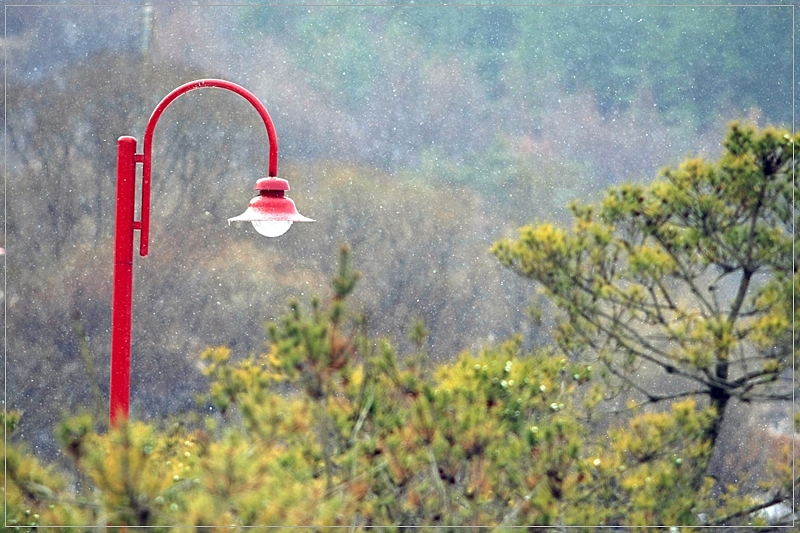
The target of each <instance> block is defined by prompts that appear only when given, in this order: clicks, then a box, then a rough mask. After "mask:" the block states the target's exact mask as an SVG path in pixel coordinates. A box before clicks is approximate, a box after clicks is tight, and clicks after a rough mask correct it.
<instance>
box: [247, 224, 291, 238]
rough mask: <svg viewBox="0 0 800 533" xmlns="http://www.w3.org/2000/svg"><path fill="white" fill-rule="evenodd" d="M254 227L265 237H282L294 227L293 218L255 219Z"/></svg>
mask: <svg viewBox="0 0 800 533" xmlns="http://www.w3.org/2000/svg"><path fill="white" fill-rule="evenodd" d="M253 227H254V228H255V229H256V231H257V232H259V233H260V234H261V235H263V236H264V237H280V236H281V235H283V234H284V233H286V232H287V231H289V228H290V227H292V221H291V220H254V221H253Z"/></svg>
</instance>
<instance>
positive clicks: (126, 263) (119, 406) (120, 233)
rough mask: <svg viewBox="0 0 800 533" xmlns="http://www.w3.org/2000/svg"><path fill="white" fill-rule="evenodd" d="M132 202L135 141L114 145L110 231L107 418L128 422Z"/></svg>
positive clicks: (134, 175)
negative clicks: (114, 189) (111, 270)
mask: <svg viewBox="0 0 800 533" xmlns="http://www.w3.org/2000/svg"><path fill="white" fill-rule="evenodd" d="M135 200H136V139H134V138H133V137H127V136H126V137H120V138H119V141H118V142H117V208H116V218H115V228H114V289H113V295H112V298H111V309H112V315H111V394H110V396H111V399H110V407H109V417H110V420H111V425H112V426H115V425H116V423H117V419H118V418H119V417H122V418H123V419H127V418H128V407H129V404H130V387H131V317H132V307H133V230H134V220H133V219H134V209H135V208H134V205H135Z"/></svg>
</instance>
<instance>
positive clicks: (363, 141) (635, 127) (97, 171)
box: [2, 2, 793, 457]
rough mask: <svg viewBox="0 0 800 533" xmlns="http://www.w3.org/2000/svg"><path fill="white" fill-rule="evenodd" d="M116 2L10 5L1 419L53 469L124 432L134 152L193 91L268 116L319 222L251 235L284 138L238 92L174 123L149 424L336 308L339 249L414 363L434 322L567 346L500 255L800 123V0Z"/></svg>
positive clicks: (434, 354) (148, 363) (288, 172)
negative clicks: (725, 146) (690, 163)
mask: <svg viewBox="0 0 800 533" xmlns="http://www.w3.org/2000/svg"><path fill="white" fill-rule="evenodd" d="M95 3H96V4H98V5H92V3H91V2H89V3H84V4H82V5H80V6H77V5H70V4H55V3H54V4H53V5H36V6H26V5H22V6H6V9H5V34H4V37H3V42H2V44H3V50H4V53H5V65H4V69H5V70H4V74H5V116H4V121H5V122H4V128H3V135H4V139H3V140H4V147H5V184H6V186H5V191H4V195H5V197H4V200H5V208H6V211H5V217H4V242H3V243H2V245H3V246H4V247H5V248H6V251H7V254H6V255H5V256H4V258H5V273H6V286H5V290H4V294H3V298H4V303H5V318H6V330H5V332H6V333H5V334H6V352H5V363H6V366H5V368H6V374H5V380H6V381H5V385H6V405H7V407H8V408H12V409H21V410H23V411H24V415H23V418H22V422H21V426H20V430H19V436H20V438H22V439H23V440H25V441H27V442H28V443H30V445H31V446H32V448H33V449H34V450H35V451H36V452H37V453H40V454H42V455H43V456H47V457H52V456H54V455H56V454H57V453H58V452H57V450H56V448H55V443H54V439H53V437H52V427H53V424H54V423H55V422H57V421H58V420H59V419H60V418H61V417H62V416H63V415H64V414H65V413H70V412H74V411H75V410H78V409H80V408H88V409H91V410H94V411H95V412H96V413H97V414H98V416H107V409H108V375H109V351H110V326H111V308H110V307H111V306H110V304H111V281H112V254H113V251H112V250H113V229H114V220H113V217H114V195H115V183H114V180H115V173H116V170H115V165H116V140H117V138H118V137H119V136H121V135H133V136H134V137H136V138H137V139H138V140H139V142H140V147H141V141H142V135H143V132H144V127H145V124H146V122H147V119H148V118H149V116H150V113H151V112H152V110H153V109H154V107H155V106H156V105H157V104H158V102H159V101H160V100H161V99H162V98H163V97H164V96H166V94H167V93H169V92H170V91H171V90H172V89H174V88H175V87H177V86H179V85H181V84H183V83H185V82H188V81H191V80H194V79H199V78H209V77H214V78H223V79H227V80H230V81H233V82H235V83H237V84H239V85H242V86H244V87H245V88H247V89H248V90H250V91H252V92H253V93H254V94H255V95H256V96H257V97H258V98H259V99H260V100H261V101H262V102H263V103H264V105H265V106H266V107H267V109H268V110H269V112H270V114H271V116H272V118H273V120H274V122H275V126H276V130H277V134H278V141H279V147H280V159H279V176H280V177H283V178H286V179H288V180H289V183H290V186H291V187H292V189H291V191H290V192H289V196H290V197H292V198H293V199H294V200H295V201H296V203H297V206H298V209H299V210H300V212H301V213H303V214H304V215H306V216H309V217H311V218H314V219H316V220H317V222H316V223H314V224H295V225H294V226H293V227H292V228H291V229H290V231H289V232H288V233H287V234H286V235H284V236H282V237H280V238H279V239H269V240H268V239H265V238H264V237H261V236H260V235H258V234H257V233H255V231H254V230H253V229H252V228H251V227H249V225H248V226H245V225H236V224H234V225H231V226H228V224H227V222H226V219H227V218H229V217H231V216H235V215H238V214H239V213H241V212H242V211H243V210H244V208H245V207H246V205H247V202H248V201H249V199H250V198H251V197H252V196H254V191H253V184H254V183H255V180H257V179H258V178H260V177H263V176H265V175H266V165H267V146H268V145H267V139H266V136H265V135H264V131H263V123H262V122H261V120H260V118H259V117H258V115H257V114H256V113H254V112H253V110H252V108H251V106H250V105H249V104H248V103H247V102H246V101H244V99H242V98H239V97H238V96H236V95H234V94H231V93H228V92H226V91H219V90H215V89H202V90H198V91H192V92H191V93H189V94H187V95H185V96H183V97H181V98H180V99H179V100H178V101H176V102H175V103H174V104H173V105H171V106H170V108H169V109H168V110H167V111H166V112H165V114H164V115H163V116H162V118H161V120H160V121H159V124H158V128H157V129H156V134H155V137H154V144H153V185H152V187H153V190H152V220H151V226H152V227H151V249H150V255H149V256H148V257H146V258H138V257H137V258H136V259H135V260H134V265H135V282H134V322H133V324H134V326H133V346H132V354H133V366H132V380H131V392H132V397H131V406H132V416H134V417H138V418H159V417H163V416H165V415H168V414H174V413H178V412H182V411H187V410H193V409H195V410H203V409H208V406H207V405H201V404H198V403H197V402H196V400H195V396H196V395H197V394H199V393H202V392H204V391H205V378H204V377H203V376H202V374H201V372H200V363H199V361H198V357H197V356H198V354H199V353H200V351H202V349H203V348H204V347H206V346H208V345H219V344H225V345H228V346H230V347H231V348H232V349H233V350H234V352H235V353H236V354H237V356H238V357H245V356H247V355H248V354H249V353H252V352H259V351H261V350H263V349H264V343H265V341H266V340H267V338H266V333H265V329H264V324H265V323H266V322H267V321H268V320H271V319H275V318H277V317H279V316H281V315H282V314H283V313H284V312H285V310H286V302H287V300H288V299H289V298H298V299H300V300H301V301H305V302H307V301H308V300H309V298H310V297H311V296H312V295H314V294H321V295H323V296H325V295H327V294H329V289H328V286H327V284H328V279H329V278H330V277H331V275H332V274H333V272H334V269H335V266H336V265H335V262H336V256H337V248H338V246H339V244H340V243H342V242H347V243H349V244H350V245H351V246H352V248H353V260H354V264H355V267H356V268H357V269H358V270H360V271H361V272H362V273H363V278H362V281H361V282H360V285H359V287H358V288H357V290H356V292H355V295H354V300H355V301H356V302H357V305H358V307H359V309H360V310H361V311H362V312H363V313H364V314H365V315H366V317H367V324H368V328H369V330H370V332H371V333H372V334H374V335H375V336H385V337H389V338H391V339H392V341H393V342H394V343H395V344H396V345H398V346H399V347H400V351H401V353H402V352H403V350H410V344H411V343H410V341H408V339H407V338H406V331H407V329H408V327H409V325H410V324H411V323H412V322H413V321H414V320H415V319H422V320H423V321H424V322H425V324H426V326H427V327H428V329H429V330H430V336H429V338H428V345H427V346H426V348H427V352H428V353H429V355H430V357H431V358H433V359H435V360H436V361H439V362H444V361H448V360H452V359H454V358H455V357H456V356H457V355H458V354H459V352H460V351H462V350H465V349H473V348H476V347H479V346H482V345H485V344H488V343H490V342H494V341H498V340H502V339H504V338H507V337H508V336H510V335H512V334H514V333H522V334H523V336H524V339H525V343H526V346H529V347H530V346H534V345H536V344H542V343H545V342H547V339H548V323H549V322H548V320H547V316H545V320H544V321H543V322H542V323H541V324H539V325H537V324H536V323H534V322H533V321H531V320H530V319H529V317H528V313H527V309H528V308H529V306H530V305H531V304H532V303H537V304H539V305H545V304H544V303H543V300H542V297H541V296H539V295H538V293H537V292H536V290H535V287H532V286H531V285H530V283H528V282H526V281H525V280H522V279H518V278H517V277H516V276H514V275H513V274H512V273H511V272H508V271H505V270H504V269H502V267H501V266H500V265H499V264H498V263H497V261H496V260H494V258H493V257H491V256H490V254H489V253H488V248H489V246H490V245H491V243H492V242H494V241H495V240H497V239H499V238H501V237H504V236H514V235H516V229H517V228H518V227H519V226H520V225H522V224H525V223H528V222H534V221H541V220H544V219H552V220H555V221H557V222H562V223H565V222H566V221H567V220H568V211H567V210H566V205H567V204H568V202H570V201H572V200H576V199H578V200H581V201H591V200H592V199H593V198H595V197H597V196H598V194H599V192H600V191H602V190H603V189H605V188H606V187H608V186H609V185H613V184H620V183H624V182H626V181H638V182H646V181H649V180H651V179H653V178H654V177H655V176H656V175H657V172H658V169H659V168H662V167H664V166H668V165H675V164H677V163H678V162H679V161H680V160H681V159H682V158H684V157H686V156H688V155H704V156H707V157H715V156H716V155H717V154H718V153H719V152H720V145H719V143H720V141H721V139H722V135H723V132H724V130H725V128H726V125H727V123H728V122H729V121H730V120H733V119H743V120H748V121H751V122H755V123H757V124H759V125H765V124H774V125H777V126H783V127H791V125H792V109H793V102H792V80H793V71H792V69H793V58H792V10H791V6H774V5H772V6H767V5H761V6H760V5H752V6H702V5H696V4H694V5H692V6H688V5H686V6H681V5H676V6H648V7H619V6H617V7H609V6H585V5H582V6H578V5H563V6H547V7H536V6H491V5H486V6H483V5H469V6H466V5H464V6H459V5H449V6H446V7H445V6H427V5H426V6H417V5H415V4H414V3H413V2H408V3H405V2H401V3H402V4H403V5H393V6H386V5H377V4H376V5H374V6H365V5H362V4H360V5H347V4H342V5H329V6H318V5H307V6H306V5H289V6H263V5H256V4H244V3H243V4H242V5H225V6H207V5H197V6H194V5H182V4H180V3H177V2H176V3H174V4H168V5H157V6H143V5H141V3H140V2H119V3H117V5H114V6H107V5H101V3H100V2H95ZM140 149H141V148H140ZM137 240H138V238H137ZM544 309H545V314H547V307H546V305H545V307H544ZM787 420H788V419H787ZM748 423H754V424H755V423H756V421H753V420H750V421H749V422H748Z"/></svg>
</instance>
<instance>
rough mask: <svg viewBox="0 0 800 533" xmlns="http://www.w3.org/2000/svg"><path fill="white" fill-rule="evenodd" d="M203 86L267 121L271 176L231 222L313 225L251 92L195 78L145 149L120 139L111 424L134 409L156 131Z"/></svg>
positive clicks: (275, 227) (278, 229)
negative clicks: (141, 271) (135, 347)
mask: <svg viewBox="0 0 800 533" xmlns="http://www.w3.org/2000/svg"><path fill="white" fill-rule="evenodd" d="M203 87H216V88H218V89H226V90H228V91H231V92H234V93H236V94H238V95H239V96H242V97H244V98H245V99H246V100H247V101H248V102H250V103H251V104H252V105H253V107H255V108H256V111H258V114H259V115H261V118H262V119H263V120H264V126H266V128H267V137H268V139H269V171H268V173H267V176H268V177H267V178H262V179H260V180H258V181H257V182H256V189H257V190H258V191H259V196H257V197H256V198H253V199H252V200H251V201H250V206H249V207H248V208H247V210H246V211H245V212H244V213H243V214H241V215H239V216H238V217H234V218H231V219H228V223H230V222H231V221H246V222H252V223H253V227H255V229H256V231H258V232H259V233H260V234H262V235H265V236H267V237H277V236H279V235H283V234H284V233H286V231H287V230H288V229H289V227H290V226H291V225H292V222H313V220H311V219H310V218H306V217H304V216H303V215H301V214H300V213H298V212H297V209H296V208H295V206H294V202H293V201H292V200H291V199H289V198H287V197H286V196H285V192H286V191H288V190H289V182H287V181H286V180H284V179H280V178H277V175H278V137H277V135H276V134H275V126H274V125H273V124H272V119H271V118H270V116H269V113H267V110H266V108H265V107H264V106H263V104H261V102H259V101H258V98H256V97H255V96H254V95H253V94H252V93H251V92H250V91H248V90H247V89H245V88H243V87H240V86H239V85H236V84H235V83H231V82H229V81H224V80H214V79H208V80H197V81H193V82H189V83H187V84H184V85H181V86H180V87H178V88H177V89H175V90H173V91H172V92H171V93H169V94H168V95H167V96H166V97H165V98H164V99H163V100H161V102H160V103H159V104H158V105H157V106H156V108H155V110H154V111H153V114H152V115H150V120H148V122H147V127H146V128H145V131H144V149H143V152H142V153H141V154H137V153H136V139H135V138H133V137H129V136H123V137H120V138H119V140H118V142H117V208H116V218H115V230H114V289H113V295H112V299H111V309H112V316H111V386H110V389H111V390H110V406H109V414H110V419H111V425H112V426H114V425H116V422H117V420H118V419H119V418H120V417H122V418H123V419H127V418H128V412H129V407H130V373H131V323H132V320H131V318H132V312H131V310H132V304H133V233H134V231H136V230H138V231H139V232H140V235H139V255H141V256H142V257H144V256H146V255H147V252H148V247H149V240H150V173H151V162H152V157H151V155H152V151H153V132H154V130H155V127H156V123H157V122H158V119H159V117H161V114H162V113H163V112H164V110H165V109H166V108H167V106H169V104H171V103H172V102H173V101H174V100H175V99H176V98H178V97H179V96H181V95H183V94H185V93H187V92H189V91H192V90H194V89H200V88H203ZM139 163H141V164H142V204H141V210H140V212H141V220H134V218H135V217H134V213H135V203H136V165H137V164H139Z"/></svg>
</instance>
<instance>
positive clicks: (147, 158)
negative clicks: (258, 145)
mask: <svg viewBox="0 0 800 533" xmlns="http://www.w3.org/2000/svg"><path fill="white" fill-rule="evenodd" d="M203 87H216V88H218V89H226V90H228V91H231V92H234V93H236V94H238V95H239V96H242V97H244V98H245V99H246V100H247V101H248V102H250V103H251V104H252V105H253V107H255V108H256V111H258V114H259V115H261V118H262V120H263V121H264V126H266V128H267V137H268V138H269V172H268V176H269V177H276V176H277V175H278V136H277V134H276V133H275V126H274V125H273V124H272V118H270V116H269V113H267V109H266V108H265V107H264V105H263V104H262V103H261V102H260V101H259V100H258V98H256V97H255V96H254V95H253V93H251V92H250V91H248V90H247V89H245V88H244V87H241V86H239V85H236V84H235V83H231V82H229V81H225V80H216V79H204V80H196V81H191V82H189V83H186V84H184V85H181V86H180V87H178V88H177V89H175V90H173V91H172V92H171V93H169V94H168V95H167V96H165V97H164V99H163V100H161V102H160V103H159V104H158V105H157V106H156V108H155V110H153V114H152V115H150V119H149V120H148V121H147V127H146V128H145V131H144V153H143V154H142V156H141V158H142V159H141V162H142V164H143V169H142V210H141V213H142V220H141V223H140V227H139V230H140V235H139V255H140V256H142V257H144V256H146V255H147V251H148V248H149V244H150V173H151V166H152V157H151V154H152V152H153V132H154V131H155V129H156V123H157V122H158V119H159V118H160V117H161V114H162V113H163V112H164V110H165V109H166V108H167V106H169V105H170V104H171V103H172V102H173V101H175V99H177V98H178V97H179V96H181V95H183V94H186V93H188V92H189V91H192V90H194V89H201V88H203ZM138 161H139V160H138V155H137V162H138Z"/></svg>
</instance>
